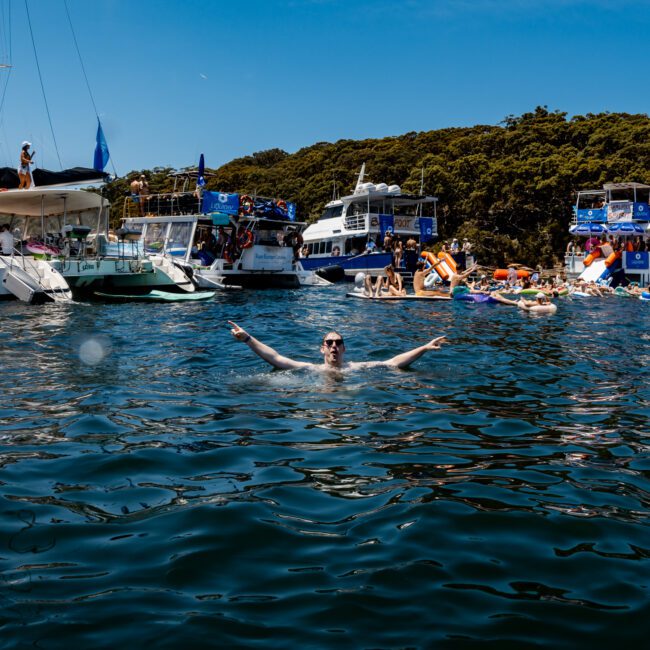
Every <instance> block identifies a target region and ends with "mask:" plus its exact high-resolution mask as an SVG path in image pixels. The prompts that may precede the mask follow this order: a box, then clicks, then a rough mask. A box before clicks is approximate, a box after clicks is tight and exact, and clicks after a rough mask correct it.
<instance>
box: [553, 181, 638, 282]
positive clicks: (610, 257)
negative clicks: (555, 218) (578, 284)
mask: <svg viewBox="0 0 650 650" xmlns="http://www.w3.org/2000/svg"><path fill="white" fill-rule="evenodd" d="M649 229H650V185H644V184H642V183H606V184H605V185H604V186H603V188H602V189H599V190H583V191H580V192H578V196H577V200H576V204H575V206H574V208H573V221H572V223H571V226H570V228H569V232H570V233H571V234H572V235H575V236H577V237H585V238H586V241H585V250H584V252H583V251H577V250H568V251H567V253H566V255H565V269H566V273H567V277H568V278H569V279H575V278H578V277H580V278H582V279H585V280H587V281H591V280H593V281H596V280H601V281H610V282H611V283H612V286H616V285H618V284H621V283H622V282H638V283H639V284H641V285H643V286H647V285H648V284H650V259H649V253H648V238H649V237H650V230H649Z"/></svg>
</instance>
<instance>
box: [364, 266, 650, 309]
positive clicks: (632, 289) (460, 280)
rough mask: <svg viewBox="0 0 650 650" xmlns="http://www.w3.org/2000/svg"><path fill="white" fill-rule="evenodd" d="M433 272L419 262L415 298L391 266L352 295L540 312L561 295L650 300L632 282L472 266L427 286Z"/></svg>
mask: <svg viewBox="0 0 650 650" xmlns="http://www.w3.org/2000/svg"><path fill="white" fill-rule="evenodd" d="M434 271H435V268H434V267H433V266H432V265H429V264H428V263H427V262H426V261H425V260H423V259H420V260H419V261H418V262H417V263H416V270H415V273H414V274H413V293H411V294H409V292H408V290H407V288H406V283H405V281H404V278H403V277H402V274H401V273H400V272H399V270H398V269H397V268H396V267H395V266H394V265H393V264H389V265H388V266H386V267H385V268H384V270H383V272H382V273H381V274H379V275H377V276H376V277H373V276H372V275H369V274H365V273H359V274H357V277H356V278H355V285H356V286H355V289H354V291H355V292H356V293H360V294H363V295H364V296H365V297H367V298H378V299H381V298H400V297H408V296H411V297H414V298H417V297H420V298H439V299H443V300H444V299H447V300H452V299H457V300H471V299H472V298H476V299H475V300H474V301H475V302H492V303H500V304H504V305H514V306H517V307H520V308H521V309H524V310H527V311H538V312H554V311H555V310H556V305H555V304H554V303H553V300H554V299H556V298H559V297H560V296H574V297H576V298H583V297H590V296H596V297H603V296H609V295H617V296H630V297H635V298H644V299H650V286H647V287H644V286H640V285H639V284H638V283H636V282H630V283H626V284H625V286H623V285H622V284H621V285H619V286H616V287H614V286H610V284H609V283H608V282H607V281H602V280H599V281H587V280H584V279H580V278H578V279H575V280H569V279H567V277H566V274H565V273H562V272H551V273H548V272H547V273H542V272H541V271H539V270H537V271H534V270H528V269H525V270H524V269H521V268H519V269H518V268H517V265H514V264H513V265H510V266H509V267H508V269H507V271H506V273H505V277H502V273H501V274H500V273H498V272H496V273H495V272H494V269H489V268H487V267H481V266H479V265H478V264H474V265H472V266H471V267H469V268H468V269H466V270H464V271H460V270H458V271H457V272H453V273H452V274H451V276H450V277H449V278H448V279H447V280H446V281H444V282H443V281H441V280H440V278H436V281H434V282H429V279H430V278H431V277H432V276H433V275H434ZM481 296H484V297H485V298H488V297H489V300H487V299H486V300H481V299H480V297H481ZM528 297H531V298H532V300H531V299H528Z"/></svg>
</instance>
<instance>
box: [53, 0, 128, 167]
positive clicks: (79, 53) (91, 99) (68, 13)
mask: <svg viewBox="0 0 650 650" xmlns="http://www.w3.org/2000/svg"><path fill="white" fill-rule="evenodd" d="M63 6H64V7H65V13H66V15H67V17H68V24H69V25H70V31H71V32H72V40H73V42H74V46H75V49H76V50H77V56H78V57H79V63H80V65H81V71H82V72H83V75H84V79H85V81H86V88H88V94H89V95H90V101H91V103H92V105H93V108H94V109H95V117H96V118H97V121H98V122H100V123H101V120H100V119H99V111H98V110H97V105H96V104H95V98H94V97H93V92H92V90H91V88H90V82H89V81H88V75H87V74H86V66H85V65H84V61H83V58H82V57H81V50H80V49H79V43H78V42H77V35H76V34H75V31H74V27H73V26H72V18H71V17H70V11H69V10H68V0H63ZM109 160H110V161H111V167H112V168H113V174H115V176H117V171H116V169H115V163H114V162H113V156H112V154H111V156H110V158H109Z"/></svg>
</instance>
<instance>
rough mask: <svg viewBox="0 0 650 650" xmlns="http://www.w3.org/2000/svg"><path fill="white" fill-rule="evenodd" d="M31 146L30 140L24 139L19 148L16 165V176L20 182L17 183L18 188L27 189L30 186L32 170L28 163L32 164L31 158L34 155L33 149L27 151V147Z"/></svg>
mask: <svg viewBox="0 0 650 650" xmlns="http://www.w3.org/2000/svg"><path fill="white" fill-rule="evenodd" d="M31 146H32V143H31V142H27V140H25V141H24V142H23V143H22V145H21V149H20V165H19V166H18V178H19V180H20V183H19V184H18V189H19V190H28V189H29V188H30V187H31V186H32V172H31V170H30V168H29V166H30V165H33V164H34V163H33V162H32V158H34V156H35V155H36V152H35V151H32V153H31V154H30V153H29V148H30V147H31Z"/></svg>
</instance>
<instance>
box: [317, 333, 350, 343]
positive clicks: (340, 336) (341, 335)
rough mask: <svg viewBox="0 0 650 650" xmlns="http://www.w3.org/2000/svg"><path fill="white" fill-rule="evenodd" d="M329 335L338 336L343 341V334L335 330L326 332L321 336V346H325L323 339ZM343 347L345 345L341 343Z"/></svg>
mask: <svg viewBox="0 0 650 650" xmlns="http://www.w3.org/2000/svg"><path fill="white" fill-rule="evenodd" d="M330 334H336V336H338V337H339V338H340V339H341V340H342V341H344V340H345V339H344V338H343V334H341V333H340V332H337V331H336V330H331V331H329V332H327V333H326V334H323V340H322V341H321V345H325V339H326V338H327V337H328V336H329V335H330ZM343 345H345V343H343Z"/></svg>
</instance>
